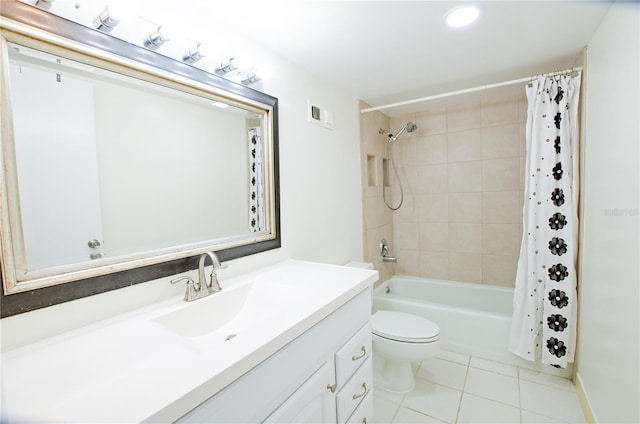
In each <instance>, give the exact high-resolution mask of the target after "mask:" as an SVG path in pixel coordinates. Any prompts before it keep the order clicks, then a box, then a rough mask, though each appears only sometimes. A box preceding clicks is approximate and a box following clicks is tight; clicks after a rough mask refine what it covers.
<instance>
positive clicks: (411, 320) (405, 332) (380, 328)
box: [371, 311, 440, 343]
mask: <svg viewBox="0 0 640 424" xmlns="http://www.w3.org/2000/svg"><path fill="white" fill-rule="evenodd" d="M371 325H372V331H373V334H375V335H377V336H380V337H384V338H386V339H391V340H397V341H401V342H409V343H429V342H434V341H436V340H437V339H438V338H439V337H440V327H439V326H438V324H436V323H434V322H432V321H429V320H428V319H426V318H422V317H419V316H417V315H411V314H406V313H404V312H396V311H378V312H376V313H375V314H373V317H372V318H371Z"/></svg>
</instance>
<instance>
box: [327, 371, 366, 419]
mask: <svg viewBox="0 0 640 424" xmlns="http://www.w3.org/2000/svg"><path fill="white" fill-rule="evenodd" d="M372 387H373V371H372V367H371V358H368V359H367V360H366V361H365V363H364V364H362V366H361V367H360V369H359V370H358V371H357V372H356V373H355V374H354V375H353V377H351V379H350V380H349V381H348V382H347V384H345V385H344V387H343V388H342V390H340V392H338V397H337V399H336V404H337V405H336V406H337V417H338V423H340V424H341V423H344V422H345V421H346V420H347V418H349V417H350V416H351V414H352V413H353V411H354V410H355V409H356V407H357V406H358V405H359V404H360V402H362V400H363V399H364V398H365V397H366V396H367V395H368V394H369V393H370V392H371V388H372Z"/></svg>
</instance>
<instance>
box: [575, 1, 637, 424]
mask: <svg viewBox="0 0 640 424" xmlns="http://www.w3.org/2000/svg"><path fill="white" fill-rule="evenodd" d="M639 17H640V13H639V6H638V3H635V2H634V3H627V4H620V3H617V4H614V5H613V6H612V8H611V10H610V12H609V13H608V15H607V16H606V17H605V19H604V20H603V22H602V24H601V25H600V27H599V28H598V30H597V31H596V33H595V34H594V36H593V38H592V40H591V42H590V43H589V45H588V53H587V69H586V98H585V99H584V100H585V101H584V102H583V106H584V107H585V113H586V116H585V121H586V126H585V128H583V130H584V131H586V133H585V139H586V142H585V146H584V155H585V157H584V161H583V168H582V169H583V175H584V190H583V193H582V196H583V213H582V215H583V224H582V225H583V235H582V245H581V258H580V262H581V275H580V287H579V290H580V322H579V340H578V362H577V378H578V380H579V382H580V383H581V384H582V386H583V389H584V391H585V394H586V397H587V399H588V401H589V403H590V407H591V410H592V411H593V414H594V417H595V419H596V421H597V422H602V423H613V422H616V423H622V422H633V423H637V422H640V413H639V409H638V408H639V406H638V405H639V404H638V399H639V398H640V390H639V389H638V385H639V376H640V369H639V363H640V361H639V359H638V358H640V352H639V349H638V345H639V335H640V329H639V314H638V309H639V307H640V305H639V303H640V302H639V293H640V292H639V270H638V259H639V257H640V253H639V249H638V230H639V227H638V192H639V175H638V143H639V141H638V140H639V137H640V131H639V130H638V117H639V116H640V110H639V93H640V87H639V75H640V72H639V69H638V65H639V63H640V57H639V56H640V54H639V52H640V43H639V39H640V32H639V24H640V19H639Z"/></svg>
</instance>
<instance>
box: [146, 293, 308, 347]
mask: <svg viewBox="0 0 640 424" xmlns="http://www.w3.org/2000/svg"><path fill="white" fill-rule="evenodd" d="M310 295H312V293H310V292H309V291H308V290H303V289H302V288H301V287H299V286H295V285H292V284H286V283H280V282H273V281H259V282H256V281H252V282H249V283H246V284H242V285H240V286H237V287H234V288H232V289H227V290H225V289H224V288H223V289H222V291H220V292H218V293H215V294H212V295H210V296H207V297H205V298H202V299H198V300H194V301H192V302H185V303H184V304H183V305H181V306H180V307H179V309H176V310H173V311H171V312H168V313H166V314H164V315H161V316H158V317H156V318H154V319H152V320H151V321H152V322H154V323H157V324H160V325H161V326H163V327H165V328H166V329H168V330H170V331H171V332H173V333H175V334H178V335H180V336H186V337H200V336H212V335H217V336H220V337H221V338H224V339H227V338H229V339H232V338H234V337H235V336H237V335H239V334H241V333H242V332H243V331H246V330H248V329H250V328H252V327H255V326H257V325H261V324H264V323H265V321H267V320H269V319H270V318H273V317H275V316H278V315H282V314H284V313H285V312H286V308H287V305H288V307H291V303H292V302H293V301H295V302H299V301H300V300H303V299H305V298H308V297H309V296H310Z"/></svg>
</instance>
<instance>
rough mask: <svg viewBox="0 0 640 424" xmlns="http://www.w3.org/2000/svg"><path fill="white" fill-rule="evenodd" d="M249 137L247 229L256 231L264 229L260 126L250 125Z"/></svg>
mask: <svg viewBox="0 0 640 424" xmlns="http://www.w3.org/2000/svg"><path fill="white" fill-rule="evenodd" d="M248 137H249V183H250V184H251V189H250V190H249V191H250V193H249V231H251V232H254V233H257V232H260V231H263V230H264V229H265V222H264V210H263V206H264V205H263V203H264V197H263V196H264V186H263V181H262V178H263V177H262V176H263V174H264V169H263V168H264V167H263V165H262V130H261V128H260V127H251V128H249V131H248Z"/></svg>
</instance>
